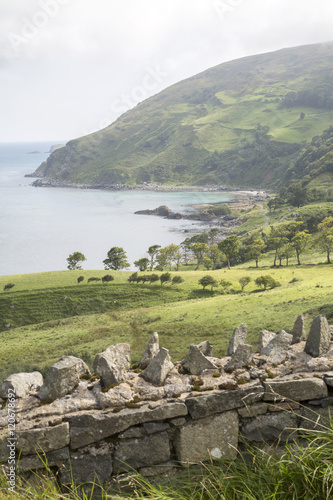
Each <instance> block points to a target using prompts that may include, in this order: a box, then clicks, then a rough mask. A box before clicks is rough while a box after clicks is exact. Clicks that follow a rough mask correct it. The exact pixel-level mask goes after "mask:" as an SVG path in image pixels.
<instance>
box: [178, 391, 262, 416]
mask: <svg viewBox="0 0 333 500" xmlns="http://www.w3.org/2000/svg"><path fill="white" fill-rule="evenodd" d="M263 395H264V390H263V387H262V385H261V384H248V385H247V387H245V386H244V387H242V388H240V389H237V390H234V391H225V392H224V391H223V392H220V393H213V394H206V395H203V396H199V397H194V398H187V399H186V400H185V403H186V406H187V408H188V411H189V413H190V415H191V417H192V418H193V419H195V420H196V419H198V418H204V417H207V416H208V415H214V414H215V413H223V412H225V411H228V410H234V409H236V408H243V407H244V406H246V405H250V404H253V403H255V402H257V401H260V400H261V399H262V398H263Z"/></svg>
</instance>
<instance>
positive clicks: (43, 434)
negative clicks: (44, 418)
mask: <svg viewBox="0 0 333 500" xmlns="http://www.w3.org/2000/svg"><path fill="white" fill-rule="evenodd" d="M16 437H17V442H16V450H17V452H20V453H21V454H22V455H32V454H33V453H43V452H44V453H47V452H49V451H53V450H59V449H60V448H65V447H66V446H68V444H69V425H68V422H66V423H63V424H60V425H57V426H55V427H43V428H40V429H29V430H26V431H17V432H16Z"/></svg>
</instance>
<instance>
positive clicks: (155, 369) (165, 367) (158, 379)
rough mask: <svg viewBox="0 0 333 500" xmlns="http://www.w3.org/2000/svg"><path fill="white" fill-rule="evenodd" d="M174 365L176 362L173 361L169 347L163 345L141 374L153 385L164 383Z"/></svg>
mask: <svg viewBox="0 0 333 500" xmlns="http://www.w3.org/2000/svg"><path fill="white" fill-rule="evenodd" d="M173 367H174V364H173V363H172V362H171V358H170V355H169V351H168V349H165V348H164V347H162V349H161V350H160V352H159V353H158V354H157V356H155V358H153V359H152V361H151V362H150V363H149V365H148V366H147V368H146V369H145V370H144V371H143V372H142V373H141V376H142V377H143V378H144V379H145V380H146V381H147V382H150V383H151V384H153V385H163V384H164V381H165V379H166V378H167V376H168V373H169V372H170V371H171V370H172V368H173Z"/></svg>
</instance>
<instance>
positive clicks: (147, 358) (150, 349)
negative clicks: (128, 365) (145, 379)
mask: <svg viewBox="0 0 333 500" xmlns="http://www.w3.org/2000/svg"><path fill="white" fill-rule="evenodd" d="M159 350H160V346H159V340H158V333H156V332H155V333H153V335H152V336H151V337H150V339H149V342H148V345H147V348H146V350H145V352H144V355H143V358H142V360H141V361H140V364H139V368H140V370H144V369H145V368H147V366H148V365H149V363H150V362H151V360H152V359H153V358H155V356H157V354H158V353H159Z"/></svg>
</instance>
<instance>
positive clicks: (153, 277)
mask: <svg viewBox="0 0 333 500" xmlns="http://www.w3.org/2000/svg"><path fill="white" fill-rule="evenodd" d="M159 279H160V277H159V275H158V274H150V276H149V281H150V283H156V281H158V280H159Z"/></svg>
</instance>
